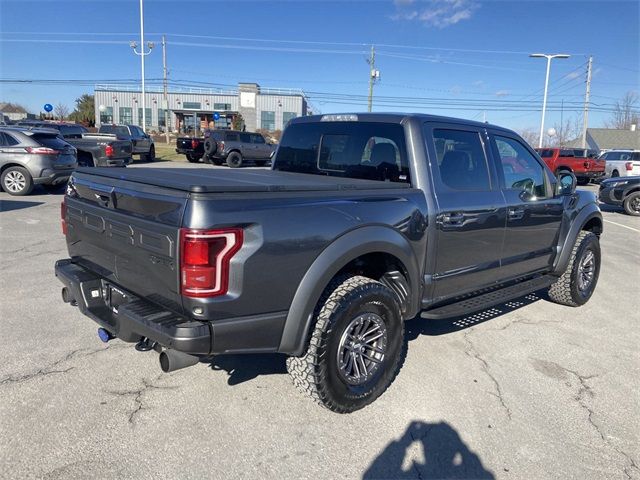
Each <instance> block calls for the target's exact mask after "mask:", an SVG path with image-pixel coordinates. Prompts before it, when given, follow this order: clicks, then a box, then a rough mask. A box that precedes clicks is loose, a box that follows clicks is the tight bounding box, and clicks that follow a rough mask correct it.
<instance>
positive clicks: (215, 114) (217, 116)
mask: <svg viewBox="0 0 640 480" xmlns="http://www.w3.org/2000/svg"><path fill="white" fill-rule="evenodd" d="M213 119H214V120H220V114H219V113H218V112H215V113H214V114H213Z"/></svg>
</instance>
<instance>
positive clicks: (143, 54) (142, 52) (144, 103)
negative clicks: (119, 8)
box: [129, 0, 153, 132]
mask: <svg viewBox="0 0 640 480" xmlns="http://www.w3.org/2000/svg"><path fill="white" fill-rule="evenodd" d="M143 2H144V0H140V52H138V51H137V50H136V48H137V47H138V44H137V43H136V42H135V41H134V42H129V46H130V47H131V48H132V49H133V53H135V54H136V55H138V56H139V57H140V77H141V79H142V82H141V83H142V131H144V132H146V131H147V130H146V128H147V108H146V107H147V101H146V96H145V95H146V94H145V88H144V57H146V56H147V55H149V54H150V53H151V50H153V42H148V44H147V47H148V48H149V50H148V51H147V52H145V50H144V48H145V45H144V6H143Z"/></svg>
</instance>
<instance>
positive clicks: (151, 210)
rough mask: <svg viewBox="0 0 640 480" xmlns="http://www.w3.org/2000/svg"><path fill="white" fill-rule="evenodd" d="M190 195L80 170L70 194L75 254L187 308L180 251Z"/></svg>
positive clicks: (160, 300)
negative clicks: (182, 225)
mask: <svg viewBox="0 0 640 480" xmlns="http://www.w3.org/2000/svg"><path fill="white" fill-rule="evenodd" d="M94 170H100V169H94ZM187 196H188V194H186V193H184V192H178V191H175V190H167V189H164V188H161V187H148V186H145V185H137V184H136V185H134V184H132V183H131V182H126V181H123V180H119V179H116V178H110V177H98V176H95V175H91V174H89V173H79V172H76V173H74V175H73V178H72V181H71V182H70V183H69V187H68V188H67V197H65V204H66V211H67V246H68V248H69V254H70V256H71V258H72V259H73V261H74V262H75V263H78V264H80V265H83V266H85V267H87V268H89V269H91V270H93V271H95V272H97V273H99V274H100V275H102V276H103V277H105V278H106V279H107V280H110V281H112V282H113V283H114V284H116V285H118V286H120V287H122V288H124V289H126V290H130V291H131V292H134V293H135V294H136V295H138V296H140V297H142V298H145V299H147V300H149V301H152V302H154V303H157V304H159V305H162V306H164V307H166V308H169V309H171V310H173V311H175V312H179V313H181V312H182V301H181V297H180V288H179V271H180V269H179V264H178V261H179V260H178V258H177V252H178V242H179V229H180V225H181V222H182V215H183V213H184V209H185V206H186V203H187Z"/></svg>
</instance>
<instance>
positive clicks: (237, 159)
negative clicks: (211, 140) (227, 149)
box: [227, 152, 242, 168]
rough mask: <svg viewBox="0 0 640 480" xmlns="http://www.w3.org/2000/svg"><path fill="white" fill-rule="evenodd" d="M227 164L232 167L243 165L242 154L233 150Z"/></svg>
mask: <svg viewBox="0 0 640 480" xmlns="http://www.w3.org/2000/svg"><path fill="white" fill-rule="evenodd" d="M227 165H228V166H230V167H231V168H238V167H241V166H242V155H240V153H238V152H231V153H230V154H229V156H228V157H227Z"/></svg>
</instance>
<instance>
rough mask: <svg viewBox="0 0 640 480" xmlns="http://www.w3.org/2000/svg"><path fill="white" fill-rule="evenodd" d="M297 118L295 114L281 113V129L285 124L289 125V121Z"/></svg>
mask: <svg viewBox="0 0 640 480" xmlns="http://www.w3.org/2000/svg"><path fill="white" fill-rule="evenodd" d="M297 116H298V114H297V113H296V112H282V128H285V127H286V126H287V123H289V120H291V119H292V118H296V117H297Z"/></svg>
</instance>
